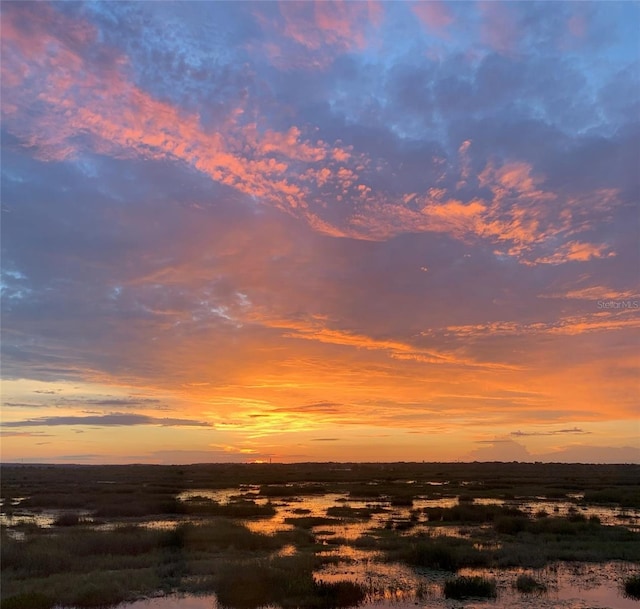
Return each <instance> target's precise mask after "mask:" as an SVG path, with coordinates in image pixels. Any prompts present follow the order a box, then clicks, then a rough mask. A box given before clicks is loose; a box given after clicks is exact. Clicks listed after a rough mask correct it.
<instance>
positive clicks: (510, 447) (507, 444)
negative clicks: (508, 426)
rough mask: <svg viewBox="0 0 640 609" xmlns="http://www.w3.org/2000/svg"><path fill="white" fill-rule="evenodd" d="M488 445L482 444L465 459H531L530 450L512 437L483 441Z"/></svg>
mask: <svg viewBox="0 0 640 609" xmlns="http://www.w3.org/2000/svg"><path fill="white" fill-rule="evenodd" d="M481 443H483V444H487V446H482V447H481V448H477V449H475V450H472V451H471V452H470V453H468V454H467V455H466V456H465V457H464V458H463V460H465V461H531V454H530V453H529V451H528V450H527V449H526V448H525V447H524V446H523V445H522V444H518V442H515V441H513V440H512V439H511V438H495V439H494V440H487V441H481Z"/></svg>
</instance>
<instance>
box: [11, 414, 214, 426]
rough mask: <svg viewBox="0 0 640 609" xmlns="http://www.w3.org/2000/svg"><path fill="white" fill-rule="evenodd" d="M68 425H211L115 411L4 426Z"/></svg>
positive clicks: (16, 422)
mask: <svg viewBox="0 0 640 609" xmlns="http://www.w3.org/2000/svg"><path fill="white" fill-rule="evenodd" d="M61 425H64V426H67V425H83V426H88V425H91V426H97V427H110V426H116V427H119V426H128V425H162V426H165V427H184V426H186V427H211V423H208V422H206V421H194V420H191V419H178V418H169V417H165V418H161V417H151V416H148V415H144V414H129V413H113V414H105V415H91V416H54V417H38V418H35V419H25V420H23V421H6V422H4V423H3V426H4V427H55V426H61Z"/></svg>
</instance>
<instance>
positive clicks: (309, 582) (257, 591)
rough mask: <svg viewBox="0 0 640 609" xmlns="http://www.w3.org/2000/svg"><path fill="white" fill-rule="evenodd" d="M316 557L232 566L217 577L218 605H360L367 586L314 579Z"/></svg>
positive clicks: (247, 608) (324, 608)
mask: <svg viewBox="0 0 640 609" xmlns="http://www.w3.org/2000/svg"><path fill="white" fill-rule="evenodd" d="M314 566H315V560H314V559H313V557H312V556H293V557H279V558H271V559H264V560H252V561H247V562H242V563H235V564H229V565H227V566H226V567H224V568H223V569H222V570H221V571H220V573H219V574H218V577H217V583H216V591H217V595H218V601H219V603H220V604H221V605H222V606H223V607H233V608H234V609H255V608H257V607H261V606H264V605H269V604H277V605H279V606H281V607H283V608H284V609H289V608H294V607H310V608H317V609H330V608H333V607H350V606H354V605H358V604H360V603H361V602H363V601H364V599H365V598H366V589H365V588H364V586H362V585H360V584H357V583H355V582H351V581H337V582H323V581H321V580H316V579H314V577H313V568H314Z"/></svg>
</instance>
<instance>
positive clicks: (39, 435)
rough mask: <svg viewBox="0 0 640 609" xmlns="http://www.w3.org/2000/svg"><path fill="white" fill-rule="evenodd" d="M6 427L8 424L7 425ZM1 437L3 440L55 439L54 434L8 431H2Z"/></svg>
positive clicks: (0, 432) (0, 431) (0, 430)
mask: <svg viewBox="0 0 640 609" xmlns="http://www.w3.org/2000/svg"><path fill="white" fill-rule="evenodd" d="M5 426H6V423H5ZM0 436H2V437H3V438H53V437H55V436H54V435H53V434H48V433H44V432H41V431H7V430H5V429H0Z"/></svg>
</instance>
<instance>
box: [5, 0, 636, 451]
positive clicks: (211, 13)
mask: <svg viewBox="0 0 640 609" xmlns="http://www.w3.org/2000/svg"><path fill="white" fill-rule="evenodd" d="M1 12H2V16H1V19H2V21H1V28H2V31H1V44H2V55H1V62H0V65H1V86H2V91H1V93H2V95H1V109H2V126H1V129H2V131H1V138H2V165H1V170H2V182H1V194H2V213H1V221H2V225H1V228H2V242H1V248H2V261H1V262H2V264H1V266H2V277H1V283H0V287H1V290H2V299H1V300H2V319H1V328H2V343H1V348H2V425H1V434H2V449H1V456H2V460H3V461H5V462H9V461H21V462H57V463H131V462H135V463H198V462H211V461H215V462H230V461H240V462H251V461H263V462H266V461H273V462H303V461H458V460H463V461H473V460H478V461H494V460H501V461H515V460H518V461H569V462H571V461H580V462H640V424H639V417H638V413H639V409H638V406H639V401H640V372H639V364H640V360H639V349H638V346H639V344H640V332H639V328H640V280H639V278H640V272H639V271H640V251H639V245H638V244H639V242H640V215H639V213H638V212H639V209H638V205H639V201H640V181H639V173H640V172H639V168H640V137H639V136H640V45H639V43H638V39H639V37H638V34H639V32H640V4H638V3H634V2H566V3H565V2H483V1H478V2H451V3H447V2H441V1H436V0H434V1H431V2H410V1H406V2H389V3H385V2H377V1H375V0H372V1H369V2H364V1H362V2H339V1H324V2H317V3H314V2H311V1H305V2H296V1H287V2H255V3H253V2H189V1H182V2H175V3H172V2H95V1H93V2H81V3H77V2H54V3H46V2H38V3H36V2H12V1H6V0H5V1H3V2H2V5H1Z"/></svg>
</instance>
